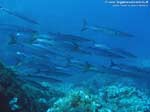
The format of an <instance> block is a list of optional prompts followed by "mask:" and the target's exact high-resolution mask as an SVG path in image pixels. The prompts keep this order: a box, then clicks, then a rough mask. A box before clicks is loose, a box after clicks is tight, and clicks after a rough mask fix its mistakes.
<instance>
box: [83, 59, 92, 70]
mask: <svg viewBox="0 0 150 112" xmlns="http://www.w3.org/2000/svg"><path fill="white" fill-rule="evenodd" d="M91 67H92V65H91V64H90V63H89V62H87V61H86V62H85V66H84V70H83V71H84V72H88V71H90V68H91Z"/></svg>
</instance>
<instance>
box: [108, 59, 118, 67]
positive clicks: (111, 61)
mask: <svg viewBox="0 0 150 112" xmlns="http://www.w3.org/2000/svg"><path fill="white" fill-rule="evenodd" d="M109 66H110V67H111V68H112V67H114V66H116V64H115V63H114V62H113V60H110V65H109Z"/></svg>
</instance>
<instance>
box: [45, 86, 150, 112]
mask: <svg viewBox="0 0 150 112" xmlns="http://www.w3.org/2000/svg"><path fill="white" fill-rule="evenodd" d="M149 111H150V99H149V98H148V97H147V96H146V95H145V94H144V93H142V92H141V91H139V90H137V89H136V88H134V87H126V86H124V87H119V86H116V85H112V86H106V87H104V88H102V89H100V90H99V93H98V94H97V95H92V94H90V93H89V92H87V91H85V90H71V91H70V92H69V93H68V94H66V96H65V97H63V98H60V99H58V100H57V101H56V102H55V103H54V105H53V107H51V108H49V109H48V110H47V112H149Z"/></svg>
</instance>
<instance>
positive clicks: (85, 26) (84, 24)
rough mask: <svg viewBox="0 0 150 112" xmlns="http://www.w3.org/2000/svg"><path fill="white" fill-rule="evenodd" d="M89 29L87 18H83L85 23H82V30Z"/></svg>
mask: <svg viewBox="0 0 150 112" xmlns="http://www.w3.org/2000/svg"><path fill="white" fill-rule="evenodd" d="M87 30H88V24H87V21H86V19H84V20H83V24H82V28H81V30H80V31H81V32H84V31H87Z"/></svg>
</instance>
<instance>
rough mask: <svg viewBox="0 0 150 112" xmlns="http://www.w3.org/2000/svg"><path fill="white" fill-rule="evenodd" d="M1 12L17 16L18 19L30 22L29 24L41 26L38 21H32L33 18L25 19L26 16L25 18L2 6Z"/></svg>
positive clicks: (0, 7)
mask: <svg viewBox="0 0 150 112" xmlns="http://www.w3.org/2000/svg"><path fill="white" fill-rule="evenodd" d="M0 10H1V11H3V12H6V13H8V14H9V15H13V16H15V17H17V18H20V19H22V20H24V21H26V22H29V23H32V24H36V25H38V24H39V23H38V22H37V21H35V20H32V19H31V18H28V17H25V16H23V15H21V14H19V13H17V12H13V11H11V10H9V9H7V8H4V7H2V6H0Z"/></svg>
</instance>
